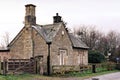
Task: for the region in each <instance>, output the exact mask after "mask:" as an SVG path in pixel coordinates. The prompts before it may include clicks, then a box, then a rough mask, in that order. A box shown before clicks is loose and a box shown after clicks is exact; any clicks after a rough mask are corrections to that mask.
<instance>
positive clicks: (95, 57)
mask: <svg viewBox="0 0 120 80" xmlns="http://www.w3.org/2000/svg"><path fill="white" fill-rule="evenodd" d="M103 61H105V56H104V55H103V54H101V53H100V52H99V51H93V50H91V51H89V52H88V62H89V63H101V62H103Z"/></svg>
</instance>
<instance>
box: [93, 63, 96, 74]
mask: <svg viewBox="0 0 120 80" xmlns="http://www.w3.org/2000/svg"><path fill="white" fill-rule="evenodd" d="M92 72H93V73H96V65H95V64H93V65H92Z"/></svg>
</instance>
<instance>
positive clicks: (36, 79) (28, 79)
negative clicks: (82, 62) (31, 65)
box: [0, 70, 118, 80]
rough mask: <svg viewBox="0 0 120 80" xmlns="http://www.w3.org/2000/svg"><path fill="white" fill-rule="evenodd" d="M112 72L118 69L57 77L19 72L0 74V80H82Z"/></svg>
mask: <svg viewBox="0 0 120 80" xmlns="http://www.w3.org/2000/svg"><path fill="white" fill-rule="evenodd" d="M113 72H118V70H114V71H104V72H99V73H83V74H79V73H71V74H69V75H65V76H59V77H56V76H53V77H48V76H40V75H38V74H36V75H33V74H21V75H7V76H3V75H0V80H66V78H69V79H67V80H74V79H73V78H79V80H83V79H84V78H89V77H92V76H98V75H104V74H108V73H113ZM75 80H76V79H75Z"/></svg>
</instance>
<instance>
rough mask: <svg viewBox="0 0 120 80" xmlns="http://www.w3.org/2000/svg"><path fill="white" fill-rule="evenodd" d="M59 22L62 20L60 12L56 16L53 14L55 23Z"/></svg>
mask: <svg viewBox="0 0 120 80" xmlns="http://www.w3.org/2000/svg"><path fill="white" fill-rule="evenodd" d="M59 22H62V20H61V16H59V15H58V13H56V16H53V23H59Z"/></svg>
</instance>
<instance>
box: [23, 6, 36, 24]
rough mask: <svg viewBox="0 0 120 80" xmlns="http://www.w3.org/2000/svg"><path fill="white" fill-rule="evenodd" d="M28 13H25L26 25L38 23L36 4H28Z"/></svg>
mask: <svg viewBox="0 0 120 80" xmlns="http://www.w3.org/2000/svg"><path fill="white" fill-rule="evenodd" d="M25 7H26V13H25V25H35V24H36V16H35V7H36V6H35V5H33V4H27V5H25Z"/></svg>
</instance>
